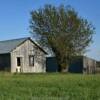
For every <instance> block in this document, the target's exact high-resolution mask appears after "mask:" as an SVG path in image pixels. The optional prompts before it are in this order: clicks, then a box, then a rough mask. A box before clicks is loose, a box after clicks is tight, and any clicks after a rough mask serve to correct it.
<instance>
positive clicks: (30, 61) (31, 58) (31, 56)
mask: <svg viewBox="0 0 100 100" xmlns="http://www.w3.org/2000/svg"><path fill="white" fill-rule="evenodd" d="M29 66H34V56H33V55H29Z"/></svg>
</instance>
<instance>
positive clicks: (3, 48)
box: [0, 38, 28, 54]
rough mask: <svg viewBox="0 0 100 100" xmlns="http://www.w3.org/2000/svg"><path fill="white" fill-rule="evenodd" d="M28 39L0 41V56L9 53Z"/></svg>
mask: <svg viewBox="0 0 100 100" xmlns="http://www.w3.org/2000/svg"><path fill="white" fill-rule="evenodd" d="M27 39H28V38H20V39H12V40H5V41H0V54H5V53H10V52H11V51H12V50H13V49H14V48H16V47H17V46H19V45H20V44H21V43H23V42H24V41H26V40H27Z"/></svg>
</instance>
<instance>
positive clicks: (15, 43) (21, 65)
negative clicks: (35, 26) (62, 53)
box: [0, 38, 46, 73]
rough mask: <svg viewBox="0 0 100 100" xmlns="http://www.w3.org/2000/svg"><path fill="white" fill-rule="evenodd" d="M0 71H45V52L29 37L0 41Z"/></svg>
mask: <svg viewBox="0 0 100 100" xmlns="http://www.w3.org/2000/svg"><path fill="white" fill-rule="evenodd" d="M0 71H10V72H24V73H33V72H46V52H45V51H44V50H43V49H42V48H41V47H40V46H38V45H37V44H36V43H35V42H34V41H33V40H32V39H31V38H21V39H13V40H6V41H0Z"/></svg>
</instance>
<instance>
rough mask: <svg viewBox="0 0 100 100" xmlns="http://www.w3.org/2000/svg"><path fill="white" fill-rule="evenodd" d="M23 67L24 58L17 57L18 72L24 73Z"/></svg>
mask: <svg viewBox="0 0 100 100" xmlns="http://www.w3.org/2000/svg"><path fill="white" fill-rule="evenodd" d="M22 66H23V62H22V57H17V68H16V72H22Z"/></svg>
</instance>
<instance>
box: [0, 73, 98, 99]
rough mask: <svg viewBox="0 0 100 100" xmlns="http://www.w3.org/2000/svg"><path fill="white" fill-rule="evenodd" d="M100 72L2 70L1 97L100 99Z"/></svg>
mask: <svg viewBox="0 0 100 100" xmlns="http://www.w3.org/2000/svg"><path fill="white" fill-rule="evenodd" d="M99 99H100V75H76V74H59V73H58V74H57V73H56V74H16V75H14V74H9V73H8V74H7V73H0V100H99Z"/></svg>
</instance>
